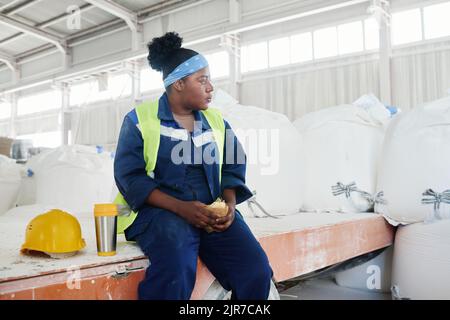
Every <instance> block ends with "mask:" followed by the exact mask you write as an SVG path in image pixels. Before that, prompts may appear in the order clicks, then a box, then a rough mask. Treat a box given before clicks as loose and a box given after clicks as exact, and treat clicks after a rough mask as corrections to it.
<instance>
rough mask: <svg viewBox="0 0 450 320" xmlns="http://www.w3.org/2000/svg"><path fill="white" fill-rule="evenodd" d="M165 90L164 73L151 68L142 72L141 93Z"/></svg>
mask: <svg viewBox="0 0 450 320" xmlns="http://www.w3.org/2000/svg"><path fill="white" fill-rule="evenodd" d="M157 89H160V90H163V89H164V84H163V81H162V73H161V72H159V71H155V70H153V69H151V68H150V67H148V68H145V69H142V70H141V89H140V90H141V92H145V91H151V90H157Z"/></svg>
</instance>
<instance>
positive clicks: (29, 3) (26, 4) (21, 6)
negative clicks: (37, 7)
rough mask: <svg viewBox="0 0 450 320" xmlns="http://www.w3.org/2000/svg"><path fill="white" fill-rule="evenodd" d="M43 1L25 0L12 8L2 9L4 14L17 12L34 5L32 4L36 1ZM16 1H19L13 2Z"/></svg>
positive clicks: (39, 0)
mask: <svg viewBox="0 0 450 320" xmlns="http://www.w3.org/2000/svg"><path fill="white" fill-rule="evenodd" d="M41 1H42V0H30V1H24V2H22V3H20V4H18V5H16V6H14V7H12V8H11V9H5V10H2V13H3V14H15V13H17V12H19V11H22V10H25V9H26V8H28V7H30V6H32V5H34V4H36V3H39V2H41ZM15 2H17V1H13V3H15ZM3 7H6V5H5V6H3ZM8 7H9V5H8Z"/></svg>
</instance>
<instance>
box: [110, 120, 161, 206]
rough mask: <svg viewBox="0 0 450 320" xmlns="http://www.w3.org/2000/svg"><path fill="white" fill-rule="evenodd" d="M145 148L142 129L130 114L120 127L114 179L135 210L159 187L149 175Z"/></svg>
mask: <svg viewBox="0 0 450 320" xmlns="http://www.w3.org/2000/svg"><path fill="white" fill-rule="evenodd" d="M143 150H144V141H143V139H142V135H141V132H140V129H139V128H138V127H137V123H135V122H134V121H133V120H132V118H131V117H130V114H128V115H127V116H126V117H125V119H124V121H123V124H122V128H121V129H120V134H119V141H118V143H117V150H116V156H115V159H114V179H115V181H116V185H117V188H118V189H119V191H120V193H121V194H122V195H123V197H124V199H125V201H126V202H127V203H128V205H129V206H130V208H131V209H132V210H133V211H134V212H137V211H139V210H140V209H141V208H142V207H143V206H144V205H145V204H146V201H147V198H148V196H149V195H150V193H151V192H152V191H153V190H154V189H155V188H157V187H158V183H156V181H155V180H154V179H153V178H151V177H149V176H148V175H147V172H146V170H145V167H146V164H145V160H144V154H143Z"/></svg>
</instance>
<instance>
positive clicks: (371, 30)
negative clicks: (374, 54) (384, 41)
mask: <svg viewBox="0 0 450 320" xmlns="http://www.w3.org/2000/svg"><path fill="white" fill-rule="evenodd" d="M364 47H365V49H366V50H374V49H378V48H380V29H379V26H378V22H377V20H375V19H374V18H370V19H366V20H364Z"/></svg>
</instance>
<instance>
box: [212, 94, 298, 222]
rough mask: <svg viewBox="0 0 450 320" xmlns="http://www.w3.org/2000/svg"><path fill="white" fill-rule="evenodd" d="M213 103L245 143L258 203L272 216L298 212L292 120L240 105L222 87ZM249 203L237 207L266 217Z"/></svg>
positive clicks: (251, 184) (250, 183)
mask: <svg viewBox="0 0 450 320" xmlns="http://www.w3.org/2000/svg"><path fill="white" fill-rule="evenodd" d="M211 106H212V107H216V108H218V109H220V110H221V111H222V114H223V116H224V118H225V119H226V120H227V121H228V122H229V124H230V126H231V127H232V129H233V131H234V132H235V133H236V135H237V137H238V139H239V141H240V142H241V144H242V145H243V148H244V150H245V153H246V155H247V173H246V184H247V186H248V187H249V188H250V190H252V191H256V200H257V201H258V203H260V204H261V205H262V207H263V208H264V209H265V210H266V211H267V212H268V213H269V214H271V215H284V214H292V213H295V212H298V211H299V210H300V207H301V193H300V189H299V182H300V180H302V178H301V175H300V172H299V170H298V160H299V153H300V136H299V134H298V132H297V131H296V129H295V127H294V126H293V125H292V123H291V122H290V121H289V119H288V118H287V117H286V116H285V115H283V114H280V113H276V112H271V111H268V110H265V109H262V108H258V107H254V106H244V105H241V104H239V103H238V102H237V101H236V100H235V99H234V98H232V97H231V96H230V95H229V94H227V93H226V92H224V91H222V90H217V92H216V93H215V95H214V99H213V102H212V103H211ZM251 137H253V138H251ZM248 203H249V202H246V203H243V204H241V205H239V206H238V207H237V208H238V209H239V210H240V212H241V213H242V214H244V215H246V216H254V215H257V216H264V214H263V213H262V212H261V210H259V209H258V208H257V207H256V206H255V205H251V206H252V207H253V208H254V210H253V211H252V210H251V209H250V207H249V205H248Z"/></svg>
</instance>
